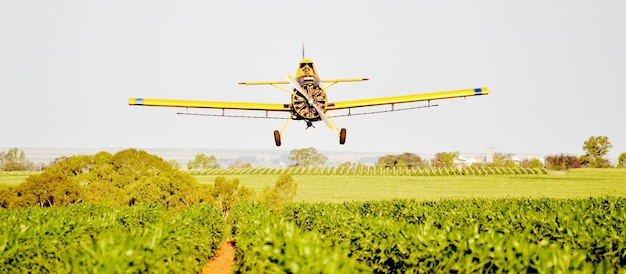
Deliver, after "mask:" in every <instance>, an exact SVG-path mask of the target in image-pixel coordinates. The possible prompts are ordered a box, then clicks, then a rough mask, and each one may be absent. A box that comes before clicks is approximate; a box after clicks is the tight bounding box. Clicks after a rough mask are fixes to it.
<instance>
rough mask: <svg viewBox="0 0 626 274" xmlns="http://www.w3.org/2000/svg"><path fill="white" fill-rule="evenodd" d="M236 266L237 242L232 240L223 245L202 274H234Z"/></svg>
mask: <svg viewBox="0 0 626 274" xmlns="http://www.w3.org/2000/svg"><path fill="white" fill-rule="evenodd" d="M234 265H235V241H234V240H232V239H230V240H226V241H225V242H223V243H221V244H220V246H219V248H218V250H217V254H215V256H213V258H211V260H210V261H209V263H208V264H207V265H206V266H205V267H204V269H202V272H200V273H202V274H213V273H233V266H234Z"/></svg>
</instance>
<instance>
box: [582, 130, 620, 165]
mask: <svg viewBox="0 0 626 274" xmlns="http://www.w3.org/2000/svg"><path fill="white" fill-rule="evenodd" d="M612 147H613V145H612V144H611V141H609V138H608V137H606V136H591V137H589V139H587V141H585V143H583V150H584V151H585V152H586V154H585V155H583V156H581V157H580V158H581V162H582V164H583V165H585V166H589V167H594V168H602V167H610V166H611V163H610V162H609V160H608V159H605V158H604V156H606V155H607V154H608V153H609V150H610V149H611V148H612Z"/></svg>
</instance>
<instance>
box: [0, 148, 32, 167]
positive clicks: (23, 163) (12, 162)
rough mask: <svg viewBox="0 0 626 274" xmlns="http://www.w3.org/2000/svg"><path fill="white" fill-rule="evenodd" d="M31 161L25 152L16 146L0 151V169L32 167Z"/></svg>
mask: <svg viewBox="0 0 626 274" xmlns="http://www.w3.org/2000/svg"><path fill="white" fill-rule="evenodd" d="M32 167H33V163H31V162H29V161H28V159H26V154H25V153H24V151H21V150H19V149H17V148H12V149H9V150H8V151H6V152H5V151H2V152H0V170H5V171H18V170H28V169H32Z"/></svg>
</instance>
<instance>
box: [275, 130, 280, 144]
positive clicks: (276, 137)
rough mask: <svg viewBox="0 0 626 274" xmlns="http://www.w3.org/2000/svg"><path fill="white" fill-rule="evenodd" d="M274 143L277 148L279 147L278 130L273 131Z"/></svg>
mask: <svg viewBox="0 0 626 274" xmlns="http://www.w3.org/2000/svg"><path fill="white" fill-rule="evenodd" d="M274 143H276V146H277V147H279V146H280V132H278V130H274Z"/></svg>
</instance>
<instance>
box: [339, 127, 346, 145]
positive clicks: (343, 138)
mask: <svg viewBox="0 0 626 274" xmlns="http://www.w3.org/2000/svg"><path fill="white" fill-rule="evenodd" d="M345 143H346V129H345V128H342V129H341V131H340V132H339V144H340V145H343V144H345Z"/></svg>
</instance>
